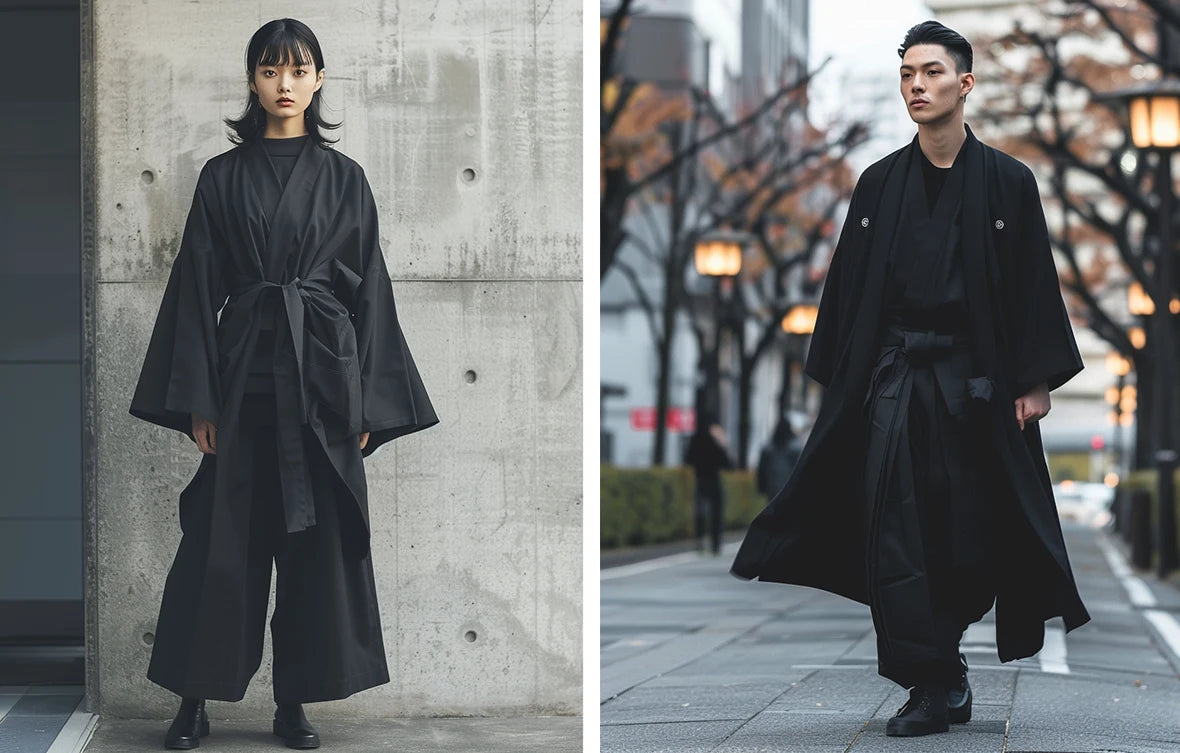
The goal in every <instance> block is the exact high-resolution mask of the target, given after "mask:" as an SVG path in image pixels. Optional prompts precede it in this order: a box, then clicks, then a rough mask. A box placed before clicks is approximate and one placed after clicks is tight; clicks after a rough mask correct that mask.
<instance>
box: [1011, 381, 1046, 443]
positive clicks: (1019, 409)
mask: <svg viewBox="0 0 1180 753" xmlns="http://www.w3.org/2000/svg"><path fill="white" fill-rule="evenodd" d="M1048 413H1049V385H1047V384H1045V383H1044V382H1041V383H1040V384H1038V385H1037V386H1036V387H1033V388H1032V389H1031V390H1029V391H1028V392H1027V393H1025V394H1024V395H1021V396H1020V397H1018V398H1017V399H1016V423H1018V424H1020V430H1021V431H1024V425H1025V424H1026V423H1027V424H1030V423H1032V422H1033V421H1039V420H1041V419H1042V418H1044V417H1045V416H1046V415H1048Z"/></svg>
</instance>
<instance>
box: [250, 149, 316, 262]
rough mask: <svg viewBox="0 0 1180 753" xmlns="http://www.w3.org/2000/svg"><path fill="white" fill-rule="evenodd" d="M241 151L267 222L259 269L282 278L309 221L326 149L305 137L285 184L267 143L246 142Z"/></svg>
mask: <svg viewBox="0 0 1180 753" xmlns="http://www.w3.org/2000/svg"><path fill="white" fill-rule="evenodd" d="M242 152H243V153H242V157H243V159H244V160H245V163H246V166H247V170H246V173H247V175H248V176H249V179H248V181H247V182H248V183H249V185H250V187H251V188H252V189H253V192H254V195H255V196H256V197H257V199H258V203H259V205H260V206H261V207H262V212H261V214H262V218H263V220H264V221H265V223H266V246H265V248H263V249H262V254H261V258H260V259H259V260H258V264H259V268H260V269H261V270H262V271H263V272H264V274H263V277H264V278H266V279H271V280H275V279H281V278H282V277H283V276H284V272H285V268H286V264H287V261H288V259H289V257H290V250H291V249H292V248H293V247H295V246H296V245H297V244H296V241H297V239H298V238H300V237H301V236H302V230H303V228H304V226H305V225H306V224H307V218H306V214H307V211H308V207H310V206H311V202H312V193H313V191H314V190H315V185H316V179H317V178H318V177H319V174H320V171H321V170H322V169H323V167H324V164H325V162H326V161H327V152H326V150H325V149H324V148H323V147H321V146H320V145H319V144H316V143H314V142H313V141H312V140H311V139H306V140H305V141H304V142H303V148H302V149H301V150H300V151H299V156H298V157H297V158H296V160H295V166H294V167H293V168H291V175H290V177H289V178H287V183H286V185H283V184H282V183H280V182H279V176H278V174H277V173H276V172H275V168H274V165H273V164H272V163H271V161H270V157H269V156H268V155H267V153H266V147H265V145H263V144H262V143H261V142H254V143H250V144H245V145H243V148H242Z"/></svg>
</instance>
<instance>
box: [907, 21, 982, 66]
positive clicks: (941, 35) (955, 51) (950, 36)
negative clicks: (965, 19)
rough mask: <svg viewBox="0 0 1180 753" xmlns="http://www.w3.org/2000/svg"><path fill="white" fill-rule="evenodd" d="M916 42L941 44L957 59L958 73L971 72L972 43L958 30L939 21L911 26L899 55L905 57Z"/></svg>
mask: <svg viewBox="0 0 1180 753" xmlns="http://www.w3.org/2000/svg"><path fill="white" fill-rule="evenodd" d="M916 44H940V45H942V46H943V47H945V48H946V51H947V53H949V54H950V56H951V58H952V59H953V60H954V61H955V72H956V73H970V72H971V63H972V59H973V57H974V56H973V54H972V52H971V43H970V42H968V41H967V40H966V38H964V37H963V35H962V34H960V33H959V32H957V31H954V30H952V29H948V28H947V27H945V26H943V25H942V24H940V23H939V22H937V21H923V22H922V23H920V24H918V25H916V26H911V27H910V30H909V31H907V32H906V33H905V40H904V41H903V42H902V43H901V47H898V48H897V56H898V57H899V58H904V57H905V51H906V50H908V49H909V48H911V47H913V46H914V45H916Z"/></svg>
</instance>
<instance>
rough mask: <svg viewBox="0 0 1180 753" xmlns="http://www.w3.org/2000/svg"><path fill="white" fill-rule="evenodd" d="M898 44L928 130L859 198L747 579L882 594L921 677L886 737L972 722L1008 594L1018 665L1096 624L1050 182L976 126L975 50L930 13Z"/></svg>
mask: <svg viewBox="0 0 1180 753" xmlns="http://www.w3.org/2000/svg"><path fill="white" fill-rule="evenodd" d="M898 53H899V55H900V56H901V57H902V64H901V68H900V71H899V76H900V89H901V95H902V99H903V100H904V102H905V104H906V107H907V109H908V112H909V114H910V117H911V118H912V119H913V120H914V122H915V123H917V125H918V133H917V135H916V137H915V138H914V140H913V141H912V142H911V143H910V144H909V145H908V146H906V147H905V148H903V149H900V150H898V151H896V152H894V153H893V154H890V155H889V156H887V157H885V158H884V159H882V160H880V161H879V162H876V163H875V164H873V165H871V166H870V167H869V168H868V169H867V170H865V172H864V174H863V175H862V176H861V178H860V180H859V182H858V184H857V186H856V189H855V190H854V192H853V195H852V199H851V202H850V205H849V209H848V217H847V220H846V221H845V223H844V228H843V230H842V232H841V235H840V240H839V243H838V245H837V248H836V251H835V253H834V255H833V257H832V264H831V268H830V270H829V272H828V279H827V282H826V284H825V287H824V293H823V298H822V300H821V303H820V310H819V317H818V321H817V322H816V327H815V334H814V336H813V338H812V344H811V349H810V352H809V354H808V360H807V367H806V370H807V373H808V374H809V375H810V376H811V377H813V378H814V379H816V380H817V381H819V382H820V383H822V384H824V385H825V386H826V387H827V390H826V392H825V395H824V400H823V404H822V406H821V408H820V413H819V416H818V418H817V419H816V424H815V428H814V429H813V431H812V434H811V437H810V438H809V440H808V443H807V445H806V447H805V448H804V450H803V454H802V456H801V457H800V459H799V463H798V465H797V466H796V469H795V472H794V474H792V476H791V479H790V481H789V482H788V484H787V486H786V487H784V488H783V490H782V491H780V492H779V493H778V494H777V495H775V497H774V498H773V499H772V500H771V501H770V503H769V504H768V505H767V507H766V509H765V510H764V511H763V512H762V513H760V514H759V516H758V517H757V519H756V520H755V521H754V522H753V524H752V525H751V527H750V530H749V532H748V533H747V535H746V539H745V541H744V542H743V543H742V548H741V550H740V551H739V553H738V555H737V558H736V560H735V562H734V565H733V573H734V574H735V575H737V576H739V577H743V578H759V579H761V580H766V581H774V582H781V583H797V584H802V585H808V586H813V587H817V588H822V589H825V590H828V591H832V592H834V593H837V594H841V595H843V596H846V597H848V598H851V599H855V600H857V601H859V602H862V603H864V604H867V605H869V607H870V609H871V612H872V617H873V626H874V628H875V630H876V633H877V655H878V672H879V673H880V674H881V675H882V676H884V677H886V678H888V679H890V680H893V681H894V682H897V683H898V684H900V685H901V686H903V687H906V688H909V689H910V698H909V701H908V702H907V703H906V704H905V705H904V706H902V707H901V708H900V709H899V710H898V712H897V714H896V715H895V716H894V717H893V718H891V719H890V720H889V722H888V724H887V726H886V733H887V734H889V735H901V736H910V735H925V734H930V733H935V732H945V731H946V730H947V729H948V723H949V722H965V721H968V720H969V719H970V717H971V689H970V685H969V684H968V682H967V676H966V669H967V667H966V662H965V660H964V658H963V656H962V655H961V654H960V653H959V651H958V643H959V640H960V639H961V637H962V634H963V631H964V630H965V629H966V628H967V626H968V625H970V624H971V623H973V622H976V621H978V620H979V619H981V618H982V617H983V616H984V615H985V614H986V613H987V612H988V611H989V610H990V609H991V607H992V604H993V602H994V604H995V609H996V643H997V649H998V653H999V658H1000V660H1001V661H1004V662H1007V661H1012V660H1014V659H1019V658H1023V657H1027V656H1031V655H1033V654H1035V653H1036V652H1037V651H1039V650H1040V648H1041V646H1042V644H1043V642H1044V622H1045V620H1047V619H1051V618H1053V617H1057V616H1060V617H1062V618H1063V619H1064V622H1065V628H1066V630H1067V631H1068V630H1073V629H1074V628H1076V627H1078V626H1080V625H1083V624H1085V623H1086V622H1087V621H1088V620H1089V615H1088V614H1087V612H1086V609H1085V607H1084V606H1083V605H1082V602H1081V599H1080V598H1079V596H1078V593H1077V587H1076V585H1075V583H1074V578H1073V574H1072V571H1071V569H1070V565H1069V559H1068V557H1067V555H1066V551H1065V544H1064V540H1063V537H1062V534H1061V525H1060V522H1059V520H1058V518H1057V514H1056V508H1055V506H1054V503H1053V497H1052V488H1051V485H1050V481H1049V475H1048V469H1047V468H1046V467H1045V460H1044V454H1043V451H1042V446H1041V437H1040V431H1039V429H1038V424H1037V421H1038V420H1039V419H1040V418H1042V417H1044V416H1045V415H1046V414H1047V413H1048V412H1049V391H1050V390H1052V389H1055V388H1057V387H1059V386H1061V385H1062V384H1063V383H1065V382H1066V381H1067V380H1069V379H1070V378H1072V377H1073V376H1074V375H1075V374H1077V373H1078V372H1079V371H1081V368H1082V363H1081V358H1080V357H1079V355H1078V351H1077V345H1076V343H1075V342H1074V337H1073V331H1072V329H1071V328H1070V324H1069V320H1068V318H1067V316H1066V312H1065V307H1064V304H1063V302H1062V299H1061V292H1060V288H1059V285H1058V281H1057V273H1056V269H1055V268H1054V265H1053V259H1052V256H1051V253H1050V249H1049V239H1048V231H1047V229H1046V225H1045V217H1044V211H1043V209H1042V208H1041V203H1040V198H1039V194H1038V192H1037V186H1036V181H1035V179H1034V178H1033V175H1032V173H1031V171H1030V170H1029V169H1028V168H1027V167H1025V166H1024V165H1023V164H1021V163H1020V162H1018V161H1016V160H1015V159H1012V158H1011V157H1009V156H1007V155H1005V154H1003V153H1002V152H999V151H997V150H995V149H993V148H991V147H988V146H986V145H984V144H983V143H981V142H980V141H979V140H978V139H976V138H975V136H974V134H972V132H971V129H970V128H968V127H967V126H966V125H965V123H964V122H963V104H964V102H965V100H966V98H967V95H968V94H969V93H970V92H971V90H972V88H973V86H974V84H975V77H974V75H973V74H972V73H971V62H972V53H971V46H970V44H968V42H967V40H965V39H964V38H963V37H962V36H960V35H959V34H957V33H955V32H954V31H951V30H950V29H948V28H946V27H945V26H942V25H941V24H938V23H936V22H933V21H927V22H926V23H922V24H919V25H917V26H914V27H913V28H911V29H910V30H909V32H908V33H907V34H906V38H905V41H904V42H903V43H902V46H901V48H900V49H899V50H898ZM948 694H949V697H948Z"/></svg>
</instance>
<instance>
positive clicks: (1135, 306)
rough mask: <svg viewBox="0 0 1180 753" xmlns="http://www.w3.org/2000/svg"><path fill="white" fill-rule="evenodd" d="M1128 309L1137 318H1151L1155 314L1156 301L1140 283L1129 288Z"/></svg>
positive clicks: (1132, 284) (1134, 283)
mask: <svg viewBox="0 0 1180 753" xmlns="http://www.w3.org/2000/svg"><path fill="white" fill-rule="evenodd" d="M1127 309H1128V310H1129V311H1130V312H1131V313H1132V314H1135V315H1136V316H1151V315H1152V314H1154V313H1155V301H1153V300H1152V299H1151V296H1150V295H1148V294H1147V292H1146V291H1144V290H1143V286H1142V285H1140V284H1139V283H1138V282H1132V283H1131V284H1130V285H1128V286H1127Z"/></svg>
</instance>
